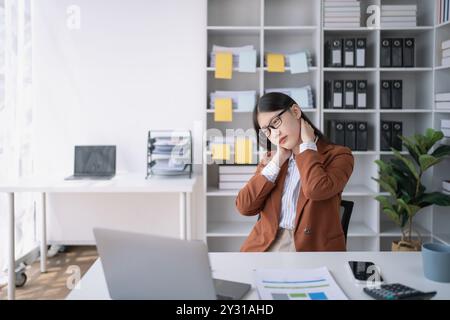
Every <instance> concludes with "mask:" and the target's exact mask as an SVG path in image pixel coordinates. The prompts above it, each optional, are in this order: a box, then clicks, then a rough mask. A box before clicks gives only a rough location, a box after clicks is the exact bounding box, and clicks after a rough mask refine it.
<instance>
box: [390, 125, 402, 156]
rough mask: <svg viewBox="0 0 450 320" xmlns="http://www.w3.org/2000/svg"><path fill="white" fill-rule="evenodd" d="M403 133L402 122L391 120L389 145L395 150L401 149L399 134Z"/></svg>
mask: <svg viewBox="0 0 450 320" xmlns="http://www.w3.org/2000/svg"><path fill="white" fill-rule="evenodd" d="M402 135H403V123H402V122H397V121H395V122H392V143H391V146H392V148H394V149H395V150H398V151H401V150H402V139H400V137H399V136H402Z"/></svg>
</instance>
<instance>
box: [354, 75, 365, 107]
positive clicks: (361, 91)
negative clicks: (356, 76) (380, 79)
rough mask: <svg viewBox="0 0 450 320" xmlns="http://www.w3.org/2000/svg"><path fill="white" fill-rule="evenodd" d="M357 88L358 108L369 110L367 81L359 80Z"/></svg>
mask: <svg viewBox="0 0 450 320" xmlns="http://www.w3.org/2000/svg"><path fill="white" fill-rule="evenodd" d="M356 87H357V88H356V90H357V97H356V108H358V109H365V108H367V80H358V81H357V83H356Z"/></svg>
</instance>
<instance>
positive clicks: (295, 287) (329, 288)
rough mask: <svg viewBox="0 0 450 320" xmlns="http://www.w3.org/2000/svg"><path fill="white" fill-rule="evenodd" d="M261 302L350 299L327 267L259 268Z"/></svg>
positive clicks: (256, 278)
mask: <svg viewBox="0 0 450 320" xmlns="http://www.w3.org/2000/svg"><path fill="white" fill-rule="evenodd" d="M255 283H256V288H257V290H258V294H259V296H260V298H261V299H262V300H347V299H348V298H347V297H346V295H345V294H344V292H343V291H342V290H341V288H340V287H339V286H338V285H337V283H336V281H335V280H334V279H333V277H332V275H331V273H330V272H329V271H328V269H327V268H326V267H321V268H316V269H256V270H255Z"/></svg>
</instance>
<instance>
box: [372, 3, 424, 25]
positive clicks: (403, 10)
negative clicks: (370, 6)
mask: <svg viewBox="0 0 450 320" xmlns="http://www.w3.org/2000/svg"><path fill="white" fill-rule="evenodd" d="M416 26H417V4H399V5H382V6H381V27H382V28H405V27H406V28H407V27H416Z"/></svg>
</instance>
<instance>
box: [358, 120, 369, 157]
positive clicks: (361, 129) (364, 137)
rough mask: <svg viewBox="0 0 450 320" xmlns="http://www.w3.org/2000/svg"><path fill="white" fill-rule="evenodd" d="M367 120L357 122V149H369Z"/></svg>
mask: <svg viewBox="0 0 450 320" xmlns="http://www.w3.org/2000/svg"><path fill="white" fill-rule="evenodd" d="M367 131H368V130H367V122H358V123H357V124H356V150H358V151H367V148H368V147H367V145H368V132H367Z"/></svg>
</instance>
